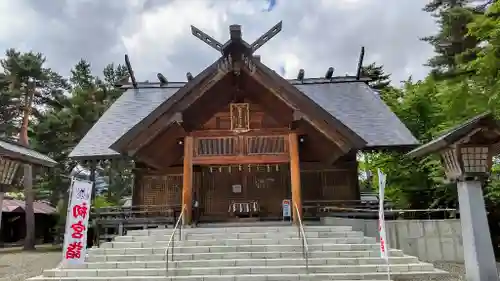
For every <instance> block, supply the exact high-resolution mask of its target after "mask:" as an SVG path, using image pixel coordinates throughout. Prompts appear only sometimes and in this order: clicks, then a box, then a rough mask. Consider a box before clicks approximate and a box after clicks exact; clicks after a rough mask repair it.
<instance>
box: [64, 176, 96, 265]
mask: <svg viewBox="0 0 500 281" xmlns="http://www.w3.org/2000/svg"><path fill="white" fill-rule="evenodd" d="M91 196H92V182H90V181H86V180H79V179H75V178H74V179H73V180H72V181H71V188H70V201H69V202H68V212H67V217H66V230H65V232H64V248H63V264H81V263H83V262H84V261H85V255H86V253H87V251H86V250H87V229H88V227H89V216H90V204H91V202H90V200H91V199H90V198H91Z"/></svg>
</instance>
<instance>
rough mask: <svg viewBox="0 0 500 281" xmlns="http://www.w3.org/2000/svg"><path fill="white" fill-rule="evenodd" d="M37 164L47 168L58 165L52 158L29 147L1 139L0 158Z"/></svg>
mask: <svg viewBox="0 0 500 281" xmlns="http://www.w3.org/2000/svg"><path fill="white" fill-rule="evenodd" d="M2 156H3V157H7V158H10V159H12V160H17V161H20V162H25V163H29V164H35V165H40V166H45V167H53V166H55V165H56V164H57V162H56V161H54V160H53V159H52V158H50V157H48V156H47V155H45V154H42V153H40V152H37V151H35V150H33V149H31V148H29V147H26V146H23V145H21V144H19V143H17V142H15V141H10V140H5V139H0V157H2Z"/></svg>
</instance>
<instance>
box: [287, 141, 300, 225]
mask: <svg viewBox="0 0 500 281" xmlns="http://www.w3.org/2000/svg"><path fill="white" fill-rule="evenodd" d="M288 137H289V140H288V141H289V151H290V183H291V186H292V204H293V206H292V216H293V222H294V223H295V224H297V223H298V222H299V218H302V196H301V186H300V159H299V140H298V136H297V133H295V132H292V133H290V134H289V135H288ZM295 205H297V209H298V213H297V209H296V208H295Z"/></svg>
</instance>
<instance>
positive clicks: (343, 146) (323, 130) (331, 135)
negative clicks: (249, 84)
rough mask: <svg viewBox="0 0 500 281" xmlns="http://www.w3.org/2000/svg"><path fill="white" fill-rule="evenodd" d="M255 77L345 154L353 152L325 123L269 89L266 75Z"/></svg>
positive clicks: (256, 75)
mask: <svg viewBox="0 0 500 281" xmlns="http://www.w3.org/2000/svg"><path fill="white" fill-rule="evenodd" d="M253 77H255V79H256V81H257V82H258V83H260V84H261V85H262V86H263V87H265V88H266V89H267V90H268V91H270V92H271V93H272V94H274V95H275V96H276V97H277V98H279V99H280V100H281V101H283V102H284V103H285V104H286V105H287V106H288V107H290V108H292V109H294V110H295V111H300V112H301V119H303V120H305V121H307V122H308V123H309V124H311V125H312V126H313V127H314V128H315V129H316V130H317V131H318V132H321V133H322V134H323V135H325V136H326V137H327V138H328V139H329V140H330V141H332V142H334V143H335V144H337V145H338V146H339V147H340V148H341V149H342V150H343V151H344V152H348V151H349V150H351V147H350V145H349V144H346V143H343V142H341V141H339V139H338V136H335V137H334V135H335V134H334V133H333V132H332V129H331V128H329V126H328V125H326V124H325V123H324V122H323V123H320V122H317V121H316V120H313V119H312V118H310V117H308V116H307V115H306V113H305V112H304V111H302V110H300V109H299V108H297V106H295V105H294V104H293V102H292V101H290V100H289V99H287V98H285V97H284V96H283V95H281V94H280V93H279V92H278V91H277V90H275V89H274V88H271V87H267V86H266V84H273V83H272V82H271V81H269V79H268V78H266V77H265V76H264V75H262V74H260V73H257V72H256V74H254V75H253ZM282 91H287V90H286V89H282ZM294 117H298V115H297V116H294ZM335 131H337V130H335Z"/></svg>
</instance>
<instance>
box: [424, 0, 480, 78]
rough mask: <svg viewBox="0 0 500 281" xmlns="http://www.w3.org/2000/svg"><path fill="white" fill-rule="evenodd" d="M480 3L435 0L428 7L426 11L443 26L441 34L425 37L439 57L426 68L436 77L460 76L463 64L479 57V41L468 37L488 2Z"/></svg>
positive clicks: (471, 36) (464, 0)
mask: <svg viewBox="0 0 500 281" xmlns="http://www.w3.org/2000/svg"><path fill="white" fill-rule="evenodd" d="M483 2H484V1H483ZM478 4H479V3H478V1H475V0H433V1H431V2H430V3H428V4H427V5H426V6H425V7H424V9H423V10H424V11H426V12H429V13H432V15H433V16H434V17H436V19H437V23H438V25H439V32H438V33H437V34H435V35H432V36H428V37H424V38H422V40H423V41H426V42H428V43H430V44H431V45H432V46H433V47H434V51H435V53H436V55H435V56H434V57H432V58H430V59H429V61H428V62H427V64H426V65H427V66H429V67H431V69H432V73H433V74H434V75H435V76H436V77H438V78H445V77H449V76H455V75H460V74H462V72H461V71H459V69H458V65H459V63H467V62H469V61H471V60H473V59H474V58H475V57H476V51H475V49H476V47H477V45H478V44H479V40H478V39H477V38H476V37H475V36H473V35H471V34H468V29H467V25H468V24H469V23H471V22H473V20H474V18H475V16H476V15H479V14H481V12H482V11H481V9H482V8H481V5H484V3H481V4H480V5H478ZM474 5H476V6H474Z"/></svg>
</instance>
